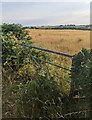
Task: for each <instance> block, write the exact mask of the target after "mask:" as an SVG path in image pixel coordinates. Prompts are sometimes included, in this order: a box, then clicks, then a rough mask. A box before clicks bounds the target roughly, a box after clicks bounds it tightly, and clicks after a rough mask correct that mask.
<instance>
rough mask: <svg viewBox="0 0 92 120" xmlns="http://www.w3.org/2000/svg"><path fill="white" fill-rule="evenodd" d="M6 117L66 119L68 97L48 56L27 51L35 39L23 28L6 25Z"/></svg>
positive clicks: (4, 89) (2, 38)
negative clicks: (19, 43)
mask: <svg viewBox="0 0 92 120" xmlns="http://www.w3.org/2000/svg"><path fill="white" fill-rule="evenodd" d="M1 40H2V66H3V67H2V72H3V76H2V79H3V81H2V82H3V117H8V118H9V117H30V118H62V117H63V113H64V109H65V107H64V105H65V101H66V102H67V97H66V94H65V93H64V90H63V87H62V85H59V84H58V83H57V82H56V77H55V73H54V72H53V73H52V71H51V70H50V69H49V68H50V66H49V65H46V64H45V63H44V62H41V61H39V60H36V59H33V58H32V56H31V55H33V56H37V57H39V58H40V59H43V60H44V61H45V60H49V61H51V59H50V57H49V56H48V54H45V53H43V52H41V51H37V50H34V49H28V48H24V47H22V46H20V45H17V44H16V42H21V43H25V44H27V45H29V46H30V45H31V44H32V41H31V37H29V35H28V34H27V32H25V30H24V29H23V28H22V26H21V25H17V24H3V25H2V37H1Z"/></svg>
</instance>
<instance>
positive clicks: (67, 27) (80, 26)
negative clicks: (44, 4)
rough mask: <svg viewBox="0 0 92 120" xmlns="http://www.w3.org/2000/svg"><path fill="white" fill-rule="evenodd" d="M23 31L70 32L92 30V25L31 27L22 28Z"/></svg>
mask: <svg viewBox="0 0 92 120" xmlns="http://www.w3.org/2000/svg"><path fill="white" fill-rule="evenodd" d="M24 28H25V29H27V28H29V29H45V30H48V29H49V30H52V29H55V30H63V29H71V30H92V25H59V26H31V27H24Z"/></svg>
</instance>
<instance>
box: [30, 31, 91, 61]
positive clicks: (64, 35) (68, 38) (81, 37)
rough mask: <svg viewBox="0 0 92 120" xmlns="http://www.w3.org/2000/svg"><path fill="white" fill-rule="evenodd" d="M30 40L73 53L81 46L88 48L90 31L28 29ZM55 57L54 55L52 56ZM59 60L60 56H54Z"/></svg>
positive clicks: (38, 44)
mask: <svg viewBox="0 0 92 120" xmlns="http://www.w3.org/2000/svg"><path fill="white" fill-rule="evenodd" d="M28 31H29V34H30V35H31V37H32V41H33V42H34V43H35V44H36V45H37V46H40V47H43V48H47V49H51V50H54V51H59V52H64V53H68V54H70V55H74V54H75V53H77V52H79V51H80V50H81V49H82V48H90V31H83V30H28ZM54 57H56V56H54ZM56 58H57V59H59V60H61V59H60V57H59V58H58V56H57V57H56Z"/></svg>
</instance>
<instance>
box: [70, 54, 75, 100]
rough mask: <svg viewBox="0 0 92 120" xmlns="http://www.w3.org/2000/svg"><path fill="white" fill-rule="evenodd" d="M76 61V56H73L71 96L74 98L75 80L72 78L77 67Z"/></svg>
mask: <svg viewBox="0 0 92 120" xmlns="http://www.w3.org/2000/svg"><path fill="white" fill-rule="evenodd" d="M74 63H75V56H73V57H72V67H71V85H70V98H72V97H73V96H74V89H75V82H74V80H73V79H72V74H73V72H74V69H75V66H74Z"/></svg>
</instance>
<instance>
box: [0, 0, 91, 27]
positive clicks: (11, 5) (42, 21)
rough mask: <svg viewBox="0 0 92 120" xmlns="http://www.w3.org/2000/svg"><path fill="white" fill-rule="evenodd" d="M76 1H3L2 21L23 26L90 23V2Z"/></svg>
mask: <svg viewBox="0 0 92 120" xmlns="http://www.w3.org/2000/svg"><path fill="white" fill-rule="evenodd" d="M6 1H7V0H6ZM78 1H79V0H77V2H72V1H71V2H65V1H64V2H63V1H62V2H3V3H2V22H5V23H19V24H22V25H23V26H42V25H60V24H90V2H88V1H87V0H86V1H87V2H86V1H85V0H84V1H81V0H80V1H81V2H78Z"/></svg>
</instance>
